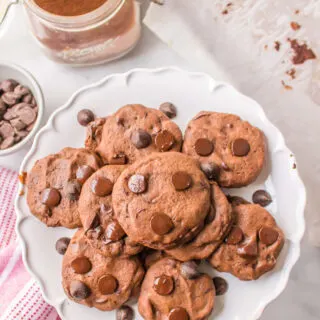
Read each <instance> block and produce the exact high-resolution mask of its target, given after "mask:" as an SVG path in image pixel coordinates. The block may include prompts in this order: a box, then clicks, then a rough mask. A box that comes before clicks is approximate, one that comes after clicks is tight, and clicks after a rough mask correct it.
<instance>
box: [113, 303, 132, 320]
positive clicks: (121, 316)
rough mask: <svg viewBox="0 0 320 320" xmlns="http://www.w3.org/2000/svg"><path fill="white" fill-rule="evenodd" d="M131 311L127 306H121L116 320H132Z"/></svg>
mask: <svg viewBox="0 0 320 320" xmlns="http://www.w3.org/2000/svg"><path fill="white" fill-rule="evenodd" d="M133 315H134V313H133V309H132V308H131V307H129V306H121V307H120V308H119V309H118V310H117V313H116V320H133Z"/></svg>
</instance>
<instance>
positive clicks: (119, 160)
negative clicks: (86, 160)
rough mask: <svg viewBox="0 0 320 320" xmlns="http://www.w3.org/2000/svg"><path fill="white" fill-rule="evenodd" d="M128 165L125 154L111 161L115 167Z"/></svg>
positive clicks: (116, 156)
mask: <svg viewBox="0 0 320 320" xmlns="http://www.w3.org/2000/svg"><path fill="white" fill-rule="evenodd" d="M126 163H127V156H126V155H125V154H123V153H119V154H117V155H115V156H113V157H112V159H111V160H110V161H109V164H113V165H117V164H118V165H123V164H126Z"/></svg>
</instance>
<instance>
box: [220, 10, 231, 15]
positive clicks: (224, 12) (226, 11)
mask: <svg viewBox="0 0 320 320" xmlns="http://www.w3.org/2000/svg"><path fill="white" fill-rule="evenodd" d="M228 13H229V11H228V10H227V9H224V10H223V11H222V12H221V14H223V15H226V14H228Z"/></svg>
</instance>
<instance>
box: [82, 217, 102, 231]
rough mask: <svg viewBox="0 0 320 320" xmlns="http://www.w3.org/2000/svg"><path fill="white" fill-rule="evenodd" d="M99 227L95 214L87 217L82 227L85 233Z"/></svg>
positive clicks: (98, 220) (98, 219)
mask: <svg viewBox="0 0 320 320" xmlns="http://www.w3.org/2000/svg"><path fill="white" fill-rule="evenodd" d="M99 226H100V218H99V216H98V215H97V214H95V215H94V216H92V215H89V217H88V218H87V219H85V223H84V225H83V227H84V229H85V230H86V231H87V230H89V229H95V228H97V227H99Z"/></svg>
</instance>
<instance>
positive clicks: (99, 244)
mask: <svg viewBox="0 0 320 320" xmlns="http://www.w3.org/2000/svg"><path fill="white" fill-rule="evenodd" d="M125 168H126V166H117V165H115V166H109V165H107V166H104V167H103V168H101V169H99V170H98V171H96V172H95V173H94V174H93V175H92V176H91V177H90V178H89V179H88V180H87V181H86V183H85V184H84V185H83V188H82V192H81V196H80V199H79V213H80V219H81V222H82V225H83V228H84V230H85V232H86V236H87V238H88V241H89V243H90V244H91V245H92V246H93V247H94V248H96V249H97V250H98V251H99V252H100V253H101V254H104V255H106V256H118V255H120V254H123V255H135V254H137V253H139V252H140V251H141V250H142V248H143V247H142V246H140V245H138V244H136V243H134V242H133V241H131V240H130V239H129V238H128V237H127V236H126V234H125V232H124V231H123V229H122V228H121V226H120V225H119V223H118V222H117V220H116V219H115V218H114V214H113V209H112V190H113V185H114V183H115V182H116V180H117V179H118V177H119V175H120V173H121V172H122V171H123V170H124V169H125Z"/></svg>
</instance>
